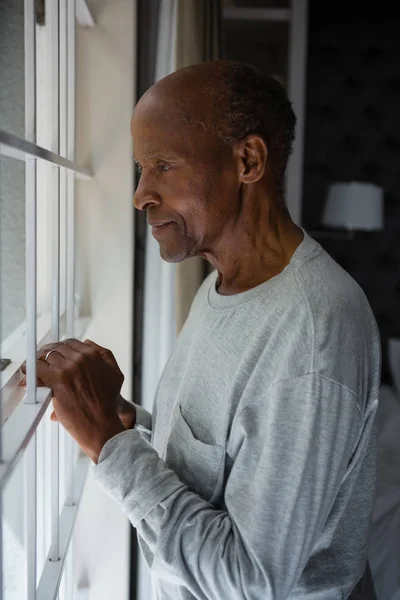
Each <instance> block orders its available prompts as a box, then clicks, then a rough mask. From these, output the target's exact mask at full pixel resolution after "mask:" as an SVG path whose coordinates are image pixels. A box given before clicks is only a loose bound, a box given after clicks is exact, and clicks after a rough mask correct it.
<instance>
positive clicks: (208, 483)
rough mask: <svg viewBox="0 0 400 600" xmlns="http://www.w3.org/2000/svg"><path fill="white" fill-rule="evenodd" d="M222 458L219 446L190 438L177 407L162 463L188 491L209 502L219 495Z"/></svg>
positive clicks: (190, 431) (221, 449) (179, 408)
mask: <svg viewBox="0 0 400 600" xmlns="http://www.w3.org/2000/svg"><path fill="white" fill-rule="evenodd" d="M224 455H225V451H224V449H223V447H222V446H219V445H217V444H205V443H204V442H202V441H201V440H199V439H198V438H196V437H195V436H194V435H193V432H192V430H191V428H190V426H189V424H188V423H187V421H186V420H185V418H184V417H183V415H182V411H181V407H180V405H179V404H178V406H177V407H176V408H175V411H174V418H173V423H172V427H171V432H170V435H169V438H168V442H167V446H166V454H165V462H166V463H167V465H168V466H169V467H170V468H171V469H172V470H173V471H175V473H176V474H177V475H178V477H179V478H180V479H181V480H182V481H183V483H185V484H186V485H187V486H188V488H189V489H190V490H191V491H193V492H196V493H197V494H198V495H199V496H201V497H202V498H203V499H204V500H207V501H208V502H211V503H212V502H213V500H214V499H215V498H216V497H217V496H218V495H219V493H220V492H221V489H220V488H221V486H222V481H223V467H224V460H223V459H224Z"/></svg>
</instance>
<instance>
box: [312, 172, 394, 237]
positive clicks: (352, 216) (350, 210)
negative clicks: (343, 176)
mask: <svg viewBox="0 0 400 600" xmlns="http://www.w3.org/2000/svg"><path fill="white" fill-rule="evenodd" d="M322 222H323V224H324V225H327V226H328V227H338V228H345V229H365V230H368V231H372V230H376V229H383V189H382V188H380V187H379V186H377V185H375V184H373V183H361V182H357V181H352V182H350V183H334V184H332V185H331V186H330V188H329V191H328V198H327V202H326V205H325V210H324V214H323V217H322Z"/></svg>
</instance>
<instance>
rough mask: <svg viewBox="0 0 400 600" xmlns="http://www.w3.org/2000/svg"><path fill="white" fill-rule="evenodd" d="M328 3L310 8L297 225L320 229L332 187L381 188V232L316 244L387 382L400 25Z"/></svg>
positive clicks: (394, 278)
mask: <svg viewBox="0 0 400 600" xmlns="http://www.w3.org/2000/svg"><path fill="white" fill-rule="evenodd" d="M328 4H329V3H325V2H324V3H321V2H320V1H319V0H311V5H310V21H309V40H308V41H309V52H308V65H307V69H308V72H307V108H306V137H305V170H304V194H303V224H304V226H305V228H306V229H310V230H315V229H316V228H318V227H319V226H320V219H321V214H322V210H323V207H324V202H325V198H326V192H327V189H328V186H329V184H330V183H331V182H334V181H351V180H358V181H369V182H373V183H376V184H378V185H380V186H382V187H383V189H384V193H385V229H384V231H382V232H375V233H370V234H368V233H359V234H356V235H355V237H354V239H353V240H349V239H345V238H343V239H333V238H330V239H329V238H328V239H326V238H321V239H319V238H317V239H318V241H319V242H320V243H321V244H322V245H323V246H324V247H325V248H326V250H327V251H328V252H329V253H330V254H331V255H332V256H333V257H334V258H335V259H336V260H337V261H338V262H339V263H340V264H341V265H342V266H343V267H344V268H345V269H346V270H347V271H348V272H349V273H350V274H351V275H352V276H353V277H354V278H355V279H356V280H357V281H358V282H359V283H360V285H361V286H362V288H363V289H364V291H365V293H366V294H367V297H368V299H369V301H370V303H371V305H372V308H373V310H374V313H375V316H376V318H377V321H378V325H379V329H380V332H381V338H382V344H383V351H384V357H383V374H382V375H383V380H384V381H390V376H389V373H388V367H387V357H386V346H387V340H388V338H389V337H400V177H399V175H398V173H399V170H400V152H399V149H400V44H399V20H398V18H395V17H394V6H395V4H394V5H393V6H392V5H391V3H389V2H385V1H383V2H380V3H379V5H376V4H373V5H372V6H371V8H368V7H367V6H366V4H367V3H365V2H360V1H353V3H349V2H343V0H339V1H335V3H331V4H332V5H331V7H330V8H329V6H328ZM321 5H323V7H322V6H321Z"/></svg>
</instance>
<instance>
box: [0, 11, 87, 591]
mask: <svg viewBox="0 0 400 600" xmlns="http://www.w3.org/2000/svg"><path fill="white" fill-rule="evenodd" d="M77 18H78V19H79V20H80V21H81V22H82V21H83V22H84V24H86V25H90V24H92V21H91V16H90V13H89V11H88V8H87V6H86V4H85V2H84V0H76V6H75V0H48V1H46V2H45V1H44V0H40V1H37V0H13V2H1V1H0V348H1V352H0V356H1V366H0V369H1V372H0V389H1V402H0V415H1V428H0V449H1V463H0V498H1V502H0V506H1V514H2V519H1V520H0V534H1V545H0V574H1V584H0V595H1V597H2V598H3V599H4V600H26V599H28V600H31V599H34V598H35V599H36V598H37V599H38V600H40V599H41V598H44V597H45V598H49V599H50V598H54V599H56V598H60V600H72V598H74V597H75V596H74V591H73V585H72V584H73V580H72V557H71V549H70V539H71V534H72V531H73V527H74V520H75V516H76V513H77V508H78V504H79V499H80V496H81V493H82V489H83V485H84V482H85V477H86V470H87V466H88V465H87V459H86V458H85V457H83V456H81V455H80V454H79V452H78V448H77V447H76V445H75V444H74V442H73V441H72V440H71V438H69V437H68V436H67V435H66V433H65V432H64V431H63V430H61V429H60V430H59V426H58V424H54V423H51V422H50V419H49V415H50V412H51V406H50V402H51V393H50V390H48V389H45V388H39V389H36V372H35V363H36V349H37V347H38V346H40V345H42V344H43V343H46V342H48V341H56V340H59V339H61V338H62V337H63V336H66V337H72V336H74V337H80V336H81V335H82V334H83V329H84V328H85V325H87V320H86V321H85V320H83V319H79V317H78V315H77V309H76V302H75V286H74V264H75V256H74V233H75V232H74V202H75V199H74V187H75V186H74V182H75V177H81V178H90V173H89V172H88V171H87V170H85V169H84V168H81V167H79V166H78V165H77V164H76V163H75V161H74V146H75V114H74V106H75V28H76V19H77ZM25 360H26V361H27V376H28V384H27V389H26V390H24V389H22V388H21V387H20V386H19V385H18V384H19V381H20V379H21V371H20V367H21V364H22V362H24V361H25Z"/></svg>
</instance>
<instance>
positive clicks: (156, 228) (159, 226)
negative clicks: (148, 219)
mask: <svg viewBox="0 0 400 600" xmlns="http://www.w3.org/2000/svg"><path fill="white" fill-rule="evenodd" d="M150 225H151V233H152V235H154V237H157V236H159V235H162V234H163V233H164V232H166V231H167V230H168V229H169V228H170V227H171V226H172V225H175V223H174V221H166V222H164V223H150Z"/></svg>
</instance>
